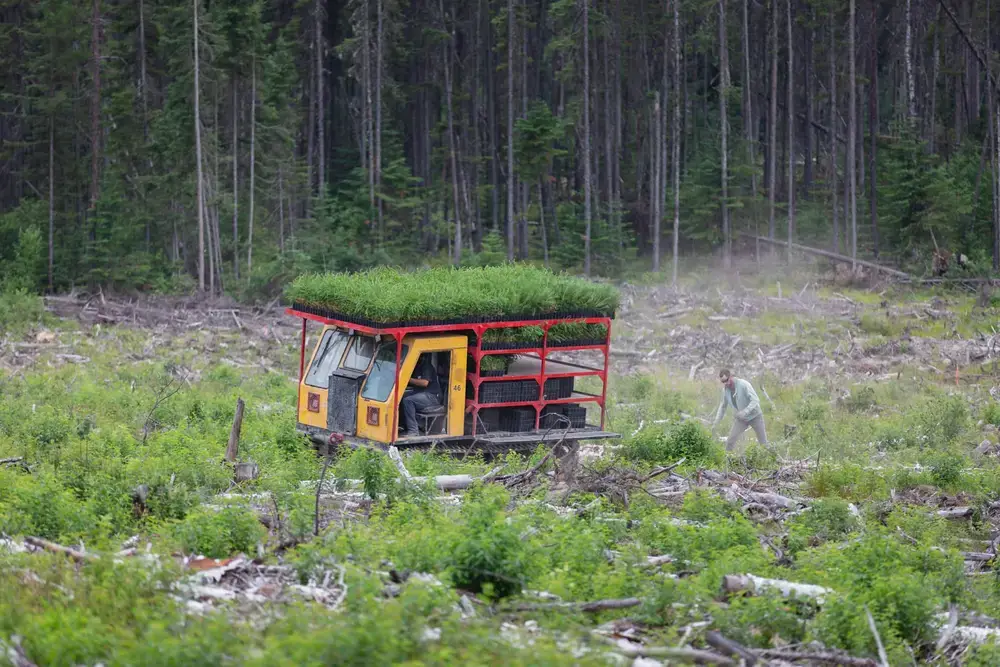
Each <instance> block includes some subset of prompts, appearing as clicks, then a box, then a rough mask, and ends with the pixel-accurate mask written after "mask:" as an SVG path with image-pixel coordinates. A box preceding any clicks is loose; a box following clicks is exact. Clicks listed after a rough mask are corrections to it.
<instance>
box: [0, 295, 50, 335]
mask: <svg viewBox="0 0 1000 667" xmlns="http://www.w3.org/2000/svg"><path fill="white" fill-rule="evenodd" d="M43 312H44V308H43V307H42V299H41V297H39V296H38V295H37V294H31V293H30V292H28V291H27V290H24V289H3V290H0V333H4V332H9V333H13V334H15V335H21V334H23V333H24V332H25V331H27V330H28V329H30V328H31V327H32V326H34V325H35V324H36V323H37V322H38V321H39V320H40V319H41V318H42V314H43Z"/></svg>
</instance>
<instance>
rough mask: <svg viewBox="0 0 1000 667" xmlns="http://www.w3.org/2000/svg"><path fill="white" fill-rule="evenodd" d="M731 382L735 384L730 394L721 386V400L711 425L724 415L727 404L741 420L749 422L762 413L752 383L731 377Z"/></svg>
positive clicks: (715, 423) (715, 424) (719, 420)
mask: <svg viewBox="0 0 1000 667" xmlns="http://www.w3.org/2000/svg"><path fill="white" fill-rule="evenodd" d="M733 382H734V384H735V386H734V387H733V390H734V391H733V393H732V394H730V393H729V388H728V387H723V388H722V402H721V404H720V405H719V410H718V412H717V413H716V415H715V422H713V426H718V424H719V422H721V421H722V418H723V417H725V416H726V409H727V408H728V407H729V406H732V407H733V410H735V411H736V418H737V419H739V420H740V421H742V422H751V421H753V420H754V419H756V418H757V417H760V416H761V414H763V413H762V412H761V410H760V399H759V398H757V392H755V391H754V390H753V385H751V384H750V383H749V382H747V381H746V380H741V379H739V378H733Z"/></svg>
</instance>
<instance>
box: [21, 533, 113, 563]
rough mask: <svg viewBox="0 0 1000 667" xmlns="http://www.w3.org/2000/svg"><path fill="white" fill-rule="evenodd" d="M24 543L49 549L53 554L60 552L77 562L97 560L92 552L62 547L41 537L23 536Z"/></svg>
mask: <svg viewBox="0 0 1000 667" xmlns="http://www.w3.org/2000/svg"><path fill="white" fill-rule="evenodd" d="M24 542H25V544H30V545H31V546H33V547H38V548H39V549H44V550H45V551H50V552H52V553H54V554H62V555H63V556H69V557H70V558H72V559H73V560H75V561H76V562H78V563H84V562H88V561H95V560H97V556H95V555H94V554H88V553H84V552H83V551H77V550H76V549H70V548H69V547H64V546H63V545H61V544H56V543H55V542H49V541H48V540H45V539H42V538H41V537H32V536H30V535H29V536H27V537H25V538H24Z"/></svg>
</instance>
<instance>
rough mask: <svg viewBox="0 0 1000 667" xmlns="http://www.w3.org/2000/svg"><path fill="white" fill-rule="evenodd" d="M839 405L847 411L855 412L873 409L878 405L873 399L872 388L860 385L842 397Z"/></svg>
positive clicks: (873, 391)
mask: <svg viewBox="0 0 1000 667" xmlns="http://www.w3.org/2000/svg"><path fill="white" fill-rule="evenodd" d="M841 405H843V407H844V409H845V410H847V411H848V412H850V413H852V414H857V413H860V412H869V411H870V410H873V409H875V408H876V407H878V401H877V400H876V399H875V390H874V389H872V388H871V387H860V388H858V389H857V390H856V391H852V392H851V393H850V394H849V395H848V396H847V397H846V398H844V399H843V400H842V401H841Z"/></svg>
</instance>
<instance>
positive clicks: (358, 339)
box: [344, 336, 375, 371]
mask: <svg viewBox="0 0 1000 667" xmlns="http://www.w3.org/2000/svg"><path fill="white" fill-rule="evenodd" d="M374 355H375V339H374V338H372V337H371V336H355V337H354V341H353V342H352V343H351V347H350V348H349V349H348V350H347V356H346V357H344V368H349V369H351V370H352V371H365V370H368V364H370V363H371V360H372V357H373V356H374Z"/></svg>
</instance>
